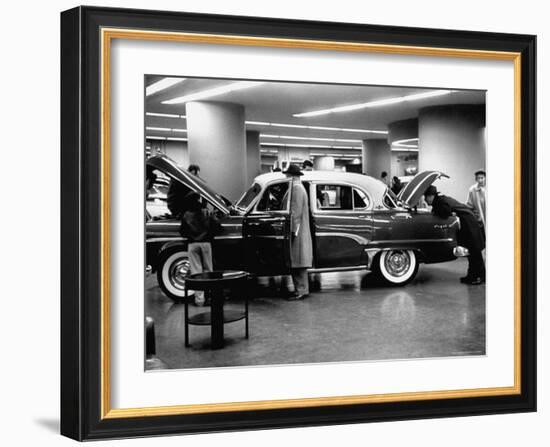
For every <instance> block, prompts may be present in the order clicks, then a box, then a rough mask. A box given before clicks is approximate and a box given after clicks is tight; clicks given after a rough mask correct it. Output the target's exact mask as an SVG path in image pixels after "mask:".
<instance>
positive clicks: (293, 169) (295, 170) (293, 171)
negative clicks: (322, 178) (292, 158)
mask: <svg viewBox="0 0 550 447" xmlns="http://www.w3.org/2000/svg"><path fill="white" fill-rule="evenodd" d="M283 174H287V175H295V176H298V175H304V173H303V172H302V171H301V170H300V167H299V166H298V165H289V166H288V168H287V170H286V171H284V172H283Z"/></svg>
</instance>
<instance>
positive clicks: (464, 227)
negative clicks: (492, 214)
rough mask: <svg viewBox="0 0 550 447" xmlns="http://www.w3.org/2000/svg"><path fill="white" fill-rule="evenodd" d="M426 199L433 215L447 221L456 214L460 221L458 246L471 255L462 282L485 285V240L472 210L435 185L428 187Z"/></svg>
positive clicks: (425, 194)
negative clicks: (446, 194) (482, 252)
mask: <svg viewBox="0 0 550 447" xmlns="http://www.w3.org/2000/svg"><path fill="white" fill-rule="evenodd" d="M424 197H425V199H426V202H427V203H428V205H431V206H432V213H433V214H435V215H436V216H439V217H442V218H444V219H445V218H447V217H449V216H451V215H453V214H454V215H456V216H458V218H459V219H460V230H459V231H458V245H461V246H463V247H466V248H467V249H468V251H469V253H470V254H469V255H468V273H467V274H466V276H464V277H463V278H460V282H462V283H465V284H471V285H479V284H482V283H484V282H485V263H484V261H483V256H482V254H481V251H482V250H483V249H484V248H485V239H484V238H483V235H482V234H481V229H480V227H479V224H478V222H477V219H476V216H475V215H474V213H473V212H472V209H471V208H470V207H469V206H468V205H465V204H463V203H460V202H459V201H458V200H455V199H453V198H452V197H448V196H444V195H442V194H439V193H438V192H437V188H436V187H435V186H433V185H432V186H429V187H428V189H427V190H426V192H425V193H424Z"/></svg>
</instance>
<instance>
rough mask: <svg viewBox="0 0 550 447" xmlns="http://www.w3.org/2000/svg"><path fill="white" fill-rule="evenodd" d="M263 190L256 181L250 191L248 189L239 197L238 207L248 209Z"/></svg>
mask: <svg viewBox="0 0 550 447" xmlns="http://www.w3.org/2000/svg"><path fill="white" fill-rule="evenodd" d="M261 190H262V187H261V186H260V185H258V184H257V183H254V184H253V185H252V186H251V187H250V188H249V189H248V191H246V192H245V193H244V194H243V195H242V197H241V198H240V199H239V201H238V202H237V204H236V205H235V206H236V207H237V208H240V209H242V210H246V209H247V208H248V207H249V206H250V205H251V204H252V202H253V201H254V199H255V198H256V197H258V194H260V191H261Z"/></svg>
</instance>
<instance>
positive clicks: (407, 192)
mask: <svg viewBox="0 0 550 447" xmlns="http://www.w3.org/2000/svg"><path fill="white" fill-rule="evenodd" d="M441 177H445V178H449V176H448V175H446V174H443V173H442V172H440V171H423V172H421V173H419V174H417V175H415V176H414V178H413V179H412V180H411V181H410V182H409V183H407V185H405V187H404V188H403V189H402V190H401V191H399V194H398V195H397V198H398V199H399V200H400V201H401V202H402V203H403V204H404V205H406V206H408V207H411V208H412V207H414V206H416V205H418V201H419V200H420V197H422V195H423V194H424V192H425V191H426V189H427V188H428V186H430V185H431V184H432V183H433V182H435V181H436V180H437V179H438V178H441Z"/></svg>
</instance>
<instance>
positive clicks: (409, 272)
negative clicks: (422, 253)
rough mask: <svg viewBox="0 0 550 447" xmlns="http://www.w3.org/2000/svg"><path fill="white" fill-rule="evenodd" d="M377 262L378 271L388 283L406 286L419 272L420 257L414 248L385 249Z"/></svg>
mask: <svg viewBox="0 0 550 447" xmlns="http://www.w3.org/2000/svg"><path fill="white" fill-rule="evenodd" d="M375 263H376V265H375V267H376V272H377V273H378V274H379V276H380V278H381V279H382V280H383V281H384V282H385V283H387V284H388V285H393V286H404V285H405V284H407V283H409V282H410V281H412V280H413V279H414V277H415V276H416V273H417V272H418V259H417V256H416V254H415V252H414V251H413V250H398V249H392V250H384V251H382V252H381V253H380V254H379V255H378V257H377V259H376V260H375Z"/></svg>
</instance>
